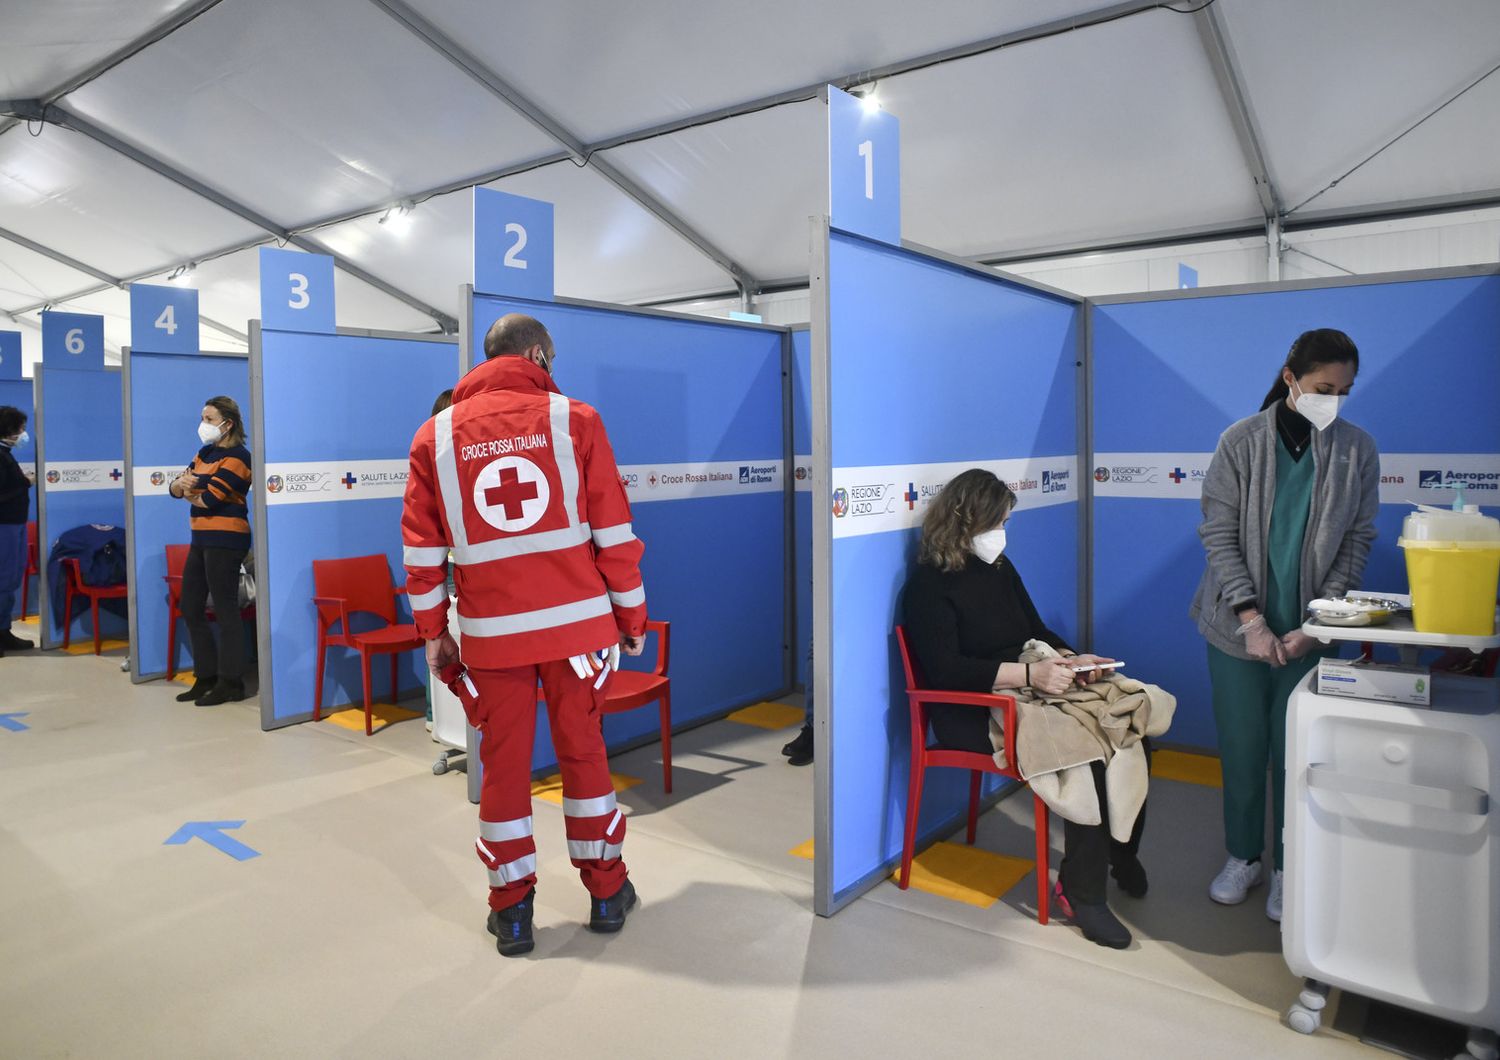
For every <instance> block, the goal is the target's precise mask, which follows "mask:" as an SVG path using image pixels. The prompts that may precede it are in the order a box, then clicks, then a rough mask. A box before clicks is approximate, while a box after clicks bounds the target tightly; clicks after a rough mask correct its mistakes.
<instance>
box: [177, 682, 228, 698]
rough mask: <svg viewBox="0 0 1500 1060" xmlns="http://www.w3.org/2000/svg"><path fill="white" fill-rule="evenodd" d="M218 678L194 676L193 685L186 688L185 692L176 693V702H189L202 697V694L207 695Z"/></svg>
mask: <svg viewBox="0 0 1500 1060" xmlns="http://www.w3.org/2000/svg"><path fill="white" fill-rule="evenodd" d="M218 680H219V679H218V678H217V677H199V678H196V679H195V680H194V681H193V687H192V688H190V689H188V690H187V691H186V692H180V693H178V695H177V702H179V703H191V702H192V701H193V700H195V699H202V698H203V697H204V696H206V695H208V693H209V692H211V691H212V690H213V687H214V685H215V684H216V683H217V682H218Z"/></svg>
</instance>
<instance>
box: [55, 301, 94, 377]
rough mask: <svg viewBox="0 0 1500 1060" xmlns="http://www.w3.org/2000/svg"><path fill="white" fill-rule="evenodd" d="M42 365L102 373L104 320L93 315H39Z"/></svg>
mask: <svg viewBox="0 0 1500 1060" xmlns="http://www.w3.org/2000/svg"><path fill="white" fill-rule="evenodd" d="M42 364H43V365H45V366H46V367H48V368H73V369H77V370H79V371H85V372H88V371H94V372H102V371H104V318H103V317H101V316H95V315H93V314H92V313H54V312H52V311H50V310H43V312H42Z"/></svg>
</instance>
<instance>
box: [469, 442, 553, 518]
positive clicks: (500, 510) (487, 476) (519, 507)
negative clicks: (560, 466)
mask: <svg viewBox="0 0 1500 1060" xmlns="http://www.w3.org/2000/svg"><path fill="white" fill-rule="evenodd" d="M551 496H552V487H551V486H550V485H548V483H547V476H546V475H544V474H543V473H542V469H541V468H539V467H537V466H536V465H535V464H533V463H532V462H531V461H530V460H527V459H526V458H525V457H524V456H502V457H501V458H500V459H499V460H492V461H490V463H489V464H487V465H486V466H485V469H484V470H483V471H481V472H480V473H479V477H478V478H477V479H475V480H474V507H475V508H477V509H478V510H479V514H480V517H481V518H483V519H484V521H485V522H487V523H489V524H490V525H491V526H493V527H494V528H495V529H496V530H504V531H505V532H506V533H511V534H513V533H516V532H517V531H520V530H527V529H530V528H531V527H533V526H535V525H536V523H537V520H539V519H540V518H541V517H542V516H543V515H544V514H545V513H546V511H547V502H548V500H550V499H551Z"/></svg>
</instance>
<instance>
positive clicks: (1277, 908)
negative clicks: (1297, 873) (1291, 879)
mask: <svg viewBox="0 0 1500 1060" xmlns="http://www.w3.org/2000/svg"><path fill="white" fill-rule="evenodd" d="M1266 916H1268V917H1270V918H1271V919H1272V920H1274V921H1276V923H1278V924H1279V923H1281V870H1280V869H1277V870H1276V871H1275V872H1273V873H1271V893H1270V894H1268V895H1266Z"/></svg>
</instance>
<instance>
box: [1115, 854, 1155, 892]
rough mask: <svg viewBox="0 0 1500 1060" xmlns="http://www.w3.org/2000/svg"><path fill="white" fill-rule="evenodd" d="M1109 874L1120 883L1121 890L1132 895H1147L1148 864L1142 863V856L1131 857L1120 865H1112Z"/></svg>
mask: <svg viewBox="0 0 1500 1060" xmlns="http://www.w3.org/2000/svg"><path fill="white" fill-rule="evenodd" d="M1109 874H1110V875H1111V876H1113V877H1114V878H1115V882H1116V883H1118V884H1119V885H1120V890H1122V891H1124V892H1125V893H1126V894H1128V895H1129V896H1130V897H1132V898H1144V897H1146V866H1144V865H1142V864H1141V859H1140V858H1131V859H1130V860H1129V861H1126V862H1122V863H1120V864H1118V865H1111V866H1110V867H1109Z"/></svg>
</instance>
